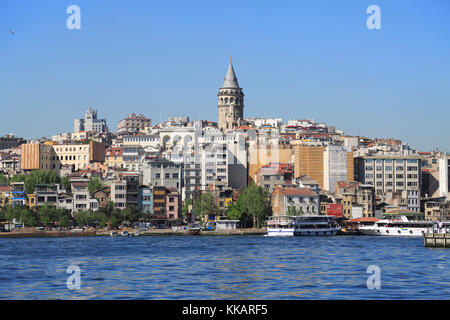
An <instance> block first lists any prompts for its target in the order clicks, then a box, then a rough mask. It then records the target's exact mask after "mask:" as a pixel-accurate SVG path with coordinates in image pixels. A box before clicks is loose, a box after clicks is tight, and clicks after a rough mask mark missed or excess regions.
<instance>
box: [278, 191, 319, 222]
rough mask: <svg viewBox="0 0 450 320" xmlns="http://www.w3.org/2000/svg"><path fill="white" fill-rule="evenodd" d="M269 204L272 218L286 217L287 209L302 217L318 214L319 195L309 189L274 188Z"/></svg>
mask: <svg viewBox="0 0 450 320" xmlns="http://www.w3.org/2000/svg"><path fill="white" fill-rule="evenodd" d="M271 203H272V212H273V213H272V214H273V215H274V216H283V215H288V214H289V210H290V209H289V207H293V208H295V210H296V212H301V214H304V215H318V214H320V195H319V194H318V193H317V192H315V191H313V190H311V189H310V188H298V187H290V186H289V187H288V186H275V189H274V191H273V192H272V196H271ZM297 215H300V213H298V214H297Z"/></svg>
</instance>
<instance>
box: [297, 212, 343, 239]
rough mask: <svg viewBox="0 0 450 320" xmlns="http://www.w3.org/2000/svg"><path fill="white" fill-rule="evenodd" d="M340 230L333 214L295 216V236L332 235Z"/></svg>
mask: <svg viewBox="0 0 450 320" xmlns="http://www.w3.org/2000/svg"><path fill="white" fill-rule="evenodd" d="M339 230H341V227H340V226H339V225H338V224H337V222H336V221H335V218H334V217H333V216H325V215H314V216H312V215H311V216H298V217H295V222H294V235H295V236H334V235H336V234H337V233H338V231H339Z"/></svg>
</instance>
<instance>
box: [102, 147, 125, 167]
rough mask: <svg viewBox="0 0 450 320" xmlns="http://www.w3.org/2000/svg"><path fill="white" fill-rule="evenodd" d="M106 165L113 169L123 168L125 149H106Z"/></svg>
mask: <svg viewBox="0 0 450 320" xmlns="http://www.w3.org/2000/svg"><path fill="white" fill-rule="evenodd" d="M105 165H107V166H108V167H111V168H123V149H122V148H107V149H105Z"/></svg>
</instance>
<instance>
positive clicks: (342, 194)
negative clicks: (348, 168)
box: [335, 181, 361, 219]
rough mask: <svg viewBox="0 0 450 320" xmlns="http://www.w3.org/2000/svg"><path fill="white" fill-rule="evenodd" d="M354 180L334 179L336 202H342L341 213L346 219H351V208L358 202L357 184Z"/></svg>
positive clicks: (358, 183)
mask: <svg viewBox="0 0 450 320" xmlns="http://www.w3.org/2000/svg"><path fill="white" fill-rule="evenodd" d="M360 184H361V183H360V182H356V181H336V182H335V196H336V202H337V203H340V204H342V214H343V216H344V218H346V219H352V218H355V217H353V214H352V209H353V207H354V205H355V204H357V203H358V201H357V200H358V186H359V185H360Z"/></svg>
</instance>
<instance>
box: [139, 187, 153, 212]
mask: <svg viewBox="0 0 450 320" xmlns="http://www.w3.org/2000/svg"><path fill="white" fill-rule="evenodd" d="M138 207H139V210H140V211H141V212H143V213H145V214H152V213H153V188H152V187H151V186H147V185H141V186H139V194H138Z"/></svg>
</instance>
